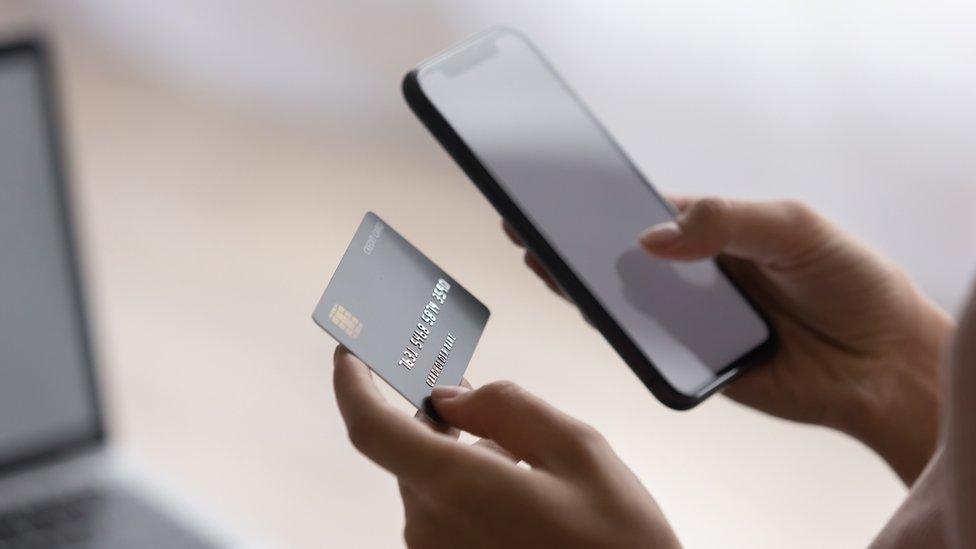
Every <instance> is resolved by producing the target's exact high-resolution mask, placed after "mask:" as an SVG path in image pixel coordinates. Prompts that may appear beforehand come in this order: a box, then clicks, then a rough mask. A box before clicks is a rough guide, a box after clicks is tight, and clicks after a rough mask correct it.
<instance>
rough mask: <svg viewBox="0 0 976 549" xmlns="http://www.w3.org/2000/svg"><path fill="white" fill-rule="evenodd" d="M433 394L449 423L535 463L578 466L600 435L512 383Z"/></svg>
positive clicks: (439, 409) (435, 402) (440, 389)
mask: <svg viewBox="0 0 976 549" xmlns="http://www.w3.org/2000/svg"><path fill="white" fill-rule="evenodd" d="M431 398H432V399H433V403H434V407H435V408H436V409H437V412H438V413H439V414H440V415H441V417H442V418H444V420H445V421H447V422H448V423H450V424H451V425H454V426H456V427H458V428H460V429H463V430H465V431H468V432H469V433H472V434H474V435H477V436H480V437H482V438H487V439H491V440H494V441H495V442H496V443H498V444H500V445H501V446H502V447H503V448H505V449H506V450H508V451H509V452H511V453H512V454H513V455H515V456H516V457H518V458H520V459H523V460H525V461H527V462H528V463H530V464H531V465H533V466H543V467H549V468H557V467H559V466H561V465H565V464H570V463H572V464H575V463H577V460H578V458H580V457H581V456H582V454H584V453H586V451H587V450H589V449H591V448H592V447H593V446H591V443H592V442H595V441H596V440H597V438H598V437H597V436H596V435H595V431H593V429H591V428H589V427H587V426H586V425H585V424H583V423H582V422H580V421H578V420H576V419H574V418H572V417H570V416H568V415H566V414H564V413H563V412H560V411H559V410H557V409H556V408H554V407H552V406H550V405H549V404H547V403H546V402H545V401H543V400H542V399H540V398H538V397H536V396H534V395H532V394H530V393H529V392H528V391H525V390H524V389H522V388H521V387H519V386H518V385H515V384H514V383H511V382H504V381H503V382H495V383H491V384H489V385H485V386H484V387H481V388H480V389H476V390H474V391H466V390H464V389H460V388H448V387H445V388H435V389H434V392H433V393H432V394H431Z"/></svg>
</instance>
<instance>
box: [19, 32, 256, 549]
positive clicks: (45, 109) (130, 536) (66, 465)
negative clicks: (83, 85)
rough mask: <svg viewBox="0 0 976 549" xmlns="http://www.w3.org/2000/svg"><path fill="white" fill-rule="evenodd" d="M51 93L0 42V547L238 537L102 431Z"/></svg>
mask: <svg viewBox="0 0 976 549" xmlns="http://www.w3.org/2000/svg"><path fill="white" fill-rule="evenodd" d="M54 99H55V98H54V96H53V95H52V85H51V72H50V67H49V61H48V56H47V55H46V54H45V49H44V47H43V45H42V44H41V43H40V42H39V41H21V42H17V43H12V44H6V45H3V44H0V549H5V548H14V547H16V548H20V547H28V548H34V547H38V548H40V547H44V548H54V547H78V548H82V547H85V548H88V547H90V548H95V547H97V548H100V549H115V548H140V547H148V548H159V549H168V548H185V549H198V548H210V547H227V546H240V545H242V544H241V542H240V541H239V540H235V539H233V538H231V537H230V536H228V535H227V533H226V532H224V531H221V530H220V529H218V528H215V527H214V525H213V523H212V521H205V520H202V519H200V518H199V517H200V515H199V514H198V513H190V512H188V510H187V509H188V506H187V505H186V504H185V503H184V502H180V501H179V496H178V495H174V494H168V495H166V489H165V487H161V486H157V487H155V488H151V487H149V483H150V482H151V480H150V479H151V478H152V477H150V476H149V475H146V474H145V473H140V472H138V470H137V468H136V467H134V466H133V464H132V463H130V462H126V461H125V460H124V459H121V458H119V457H118V454H117V453H116V452H112V451H110V448H109V445H108V444H107V438H106V433H105V425H104V422H103V417H102V413H101V408H100V406H99V397H98V391H97V383H96V373H97V372H96V368H95V366H96V365H95V361H94V356H93V353H92V348H91V344H90V340H89V334H88V330H87V324H86V318H85V309H84V299H83V297H84V292H83V287H82V284H81V281H80V279H79V268H78V264H77V258H76V255H75V253H76V252H75V247H74V243H73V238H72V231H71V218H70V213H71V212H70V208H69V206H70V204H69V202H70V200H69V198H70V197H69V196H68V193H67V189H66V187H65V181H64V170H63V167H62V165H61V163H60V158H59V151H58V139H57V138H58V136H57V126H56V116H55V114H56V113H55V103H54Z"/></svg>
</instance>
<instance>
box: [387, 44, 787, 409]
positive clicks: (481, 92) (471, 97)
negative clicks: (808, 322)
mask: <svg viewBox="0 0 976 549" xmlns="http://www.w3.org/2000/svg"><path fill="white" fill-rule="evenodd" d="M403 92H404V95H405V97H406V100H407V103H408V104H409V105H410V107H411V109H412V110H413V111H414V113H416V115H417V116H418V117H419V118H420V120H421V121H422V122H423V123H424V124H425V125H426V126H427V128H428V129H429V130H430V132H431V133H432V134H433V135H434V137H435V138H436V139H437V140H438V141H439V142H440V143H441V145H442V146H443V147H444V148H445V149H446V150H447V152H448V153H449V154H450V155H451V156H452V157H453V158H454V160H455V161H456V162H457V163H458V164H459V165H460V166H461V168H462V169H463V170H464V171H465V173H466V174H467V175H468V176H469V177H470V178H471V180H472V181H473V182H474V183H475V185H477V186H478V188H479V189H480V190H481V191H482V193H483V194H484V195H485V196H486V197H487V198H488V200H489V201H490V202H491V203H492V205H494V207H495V208H496V209H497V210H498V212H499V213H500V214H501V215H502V217H503V218H504V219H505V220H506V221H507V222H508V223H509V224H510V225H511V226H512V227H513V228H514V229H515V231H516V232H517V233H518V235H519V236H520V237H521V239H522V241H523V242H524V243H525V244H526V246H527V247H528V248H529V249H530V250H531V251H532V252H534V253H535V254H536V255H537V256H538V258H539V260H540V261H541V262H542V263H543V265H544V266H545V267H546V269H548V271H549V273H550V274H551V275H552V276H553V278H555V280H556V282H557V283H558V284H559V285H560V286H561V287H562V288H563V290H564V291H565V292H566V294H567V295H568V296H569V297H570V298H571V299H572V300H573V301H575V302H576V304H577V305H578V306H579V308H580V309H581V310H582V312H583V314H584V315H585V317H586V318H587V319H588V320H589V321H590V322H591V323H592V324H593V325H594V326H595V327H596V328H597V329H598V330H599V331H600V333H601V334H602V335H603V336H604V337H605V338H606V340H607V341H608V342H609V343H610V344H611V345H612V346H613V348H614V349H615V350H616V351H617V353H618V354H619V355H620V357H621V358H622V359H623V360H624V362H626V363H627V365H628V366H630V368H631V369H632V370H633V371H634V373H635V374H637V377H638V378H640V380H641V381H642V382H643V383H644V385H646V386H647V388H648V389H650V391H651V393H653V394H654V396H655V397H657V399H658V400H660V401H661V402H662V403H664V404H665V405H667V406H670V407H672V408H675V409H679V410H684V409H688V408H691V407H693V406H695V405H697V404H698V403H700V402H702V401H703V400H704V399H705V398H707V397H708V396H709V395H710V394H712V393H714V392H715V391H717V390H718V389H720V388H721V387H722V386H724V385H725V384H727V383H729V382H730V381H731V380H732V379H734V378H735V377H736V376H738V375H739V374H741V373H742V372H743V371H744V370H746V369H747V368H748V367H750V366H752V365H754V364H757V363H759V362H762V361H763V360H764V359H765V358H767V357H768V356H769V355H770V354H771V353H772V352H773V350H774V349H775V346H776V336H775V334H774V332H773V329H772V326H771V324H770V323H769V322H768V320H767V319H766V318H765V317H764V316H763V314H762V313H761V312H760V311H759V310H758V309H757V308H756V307H755V306H754V305H753V303H752V302H751V301H750V300H749V298H748V297H747V296H746V295H745V294H744V293H743V292H742V291H741V290H740V289H739V288H738V287H737V286H736V284H735V283H734V282H733V281H732V280H731V279H730V278H729V276H728V274H727V273H726V272H725V271H724V270H723V269H722V268H721V267H720V266H719V265H718V264H717V263H716V262H715V261H713V260H705V261H697V262H671V261H665V260H660V259H655V258H652V257H651V256H649V255H648V254H647V253H645V252H644V251H643V250H642V249H641V248H640V247H639V245H638V241H637V236H638V234H639V233H640V232H641V231H642V230H643V229H645V228H647V227H650V226H651V225H654V224H656V223H659V222H662V221H666V220H668V219H672V218H673V217H674V215H675V211H674V209H673V208H672V206H671V205H670V204H669V203H668V202H667V201H666V200H664V199H663V198H662V197H661V195H660V194H658V192H657V191H655V189H654V188H653V187H652V186H651V184H650V183H649V181H648V180H647V178H645V177H644V176H643V175H642V174H641V173H640V171H638V169H637V168H636V167H635V166H634V164H633V162H631V161H630V159H629V158H628V157H627V155H626V154H624V152H623V150H622V149H621V148H620V146H619V145H618V144H617V143H616V142H615V141H614V139H613V138H612V137H611V136H610V134H609V133H608V132H607V131H606V129H605V128H604V127H603V126H602V125H601V124H600V122H599V121H597V119H596V117H595V116H594V115H593V113H591V112H590V110H589V109H587V107H586V106H585V105H584V104H583V103H582V101H580V99H579V97H577V96H576V94H575V93H574V92H573V91H572V90H571V89H570V88H569V86H567V85H566V83H565V82H564V81H563V79H562V78H561V77H560V76H559V75H558V74H557V73H556V71H555V70H554V69H553V68H552V66H551V65H550V64H549V63H548V62H547V61H546V59H545V58H544V57H543V56H542V55H541V53H540V52H539V50H537V49H536V48H535V46H533V45H532V43H531V42H529V40H528V39H526V38H525V37H524V36H523V35H521V34H520V33H518V32H516V31H513V30H511V29H504V28H499V29H492V30H489V31H487V32H485V33H482V34H480V35H478V36H475V37H473V38H471V39H469V40H467V41H465V42H463V43H461V44H459V45H457V46H455V47H453V48H451V49H449V50H447V51H445V52H443V53H441V54H440V55H437V56H435V57H433V58H431V59H430V60H428V61H425V62H423V63H421V64H420V65H419V66H418V67H417V68H416V69H414V70H413V71H411V72H410V73H409V74H407V76H406V78H405V79H404V82H403ZM574 366H575V367H584V365H574Z"/></svg>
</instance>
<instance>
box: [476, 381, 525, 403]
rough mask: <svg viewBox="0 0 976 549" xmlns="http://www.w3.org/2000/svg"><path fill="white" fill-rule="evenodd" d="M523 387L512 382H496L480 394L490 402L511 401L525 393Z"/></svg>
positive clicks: (481, 390) (480, 390)
mask: <svg viewBox="0 0 976 549" xmlns="http://www.w3.org/2000/svg"><path fill="white" fill-rule="evenodd" d="M523 391H524V390H523V389H522V387H520V386H519V385H518V384H517V383H515V382H512V381H507V380H503V381H494V382H492V383H489V384H488V385H485V386H484V387H482V388H481V389H478V392H479V393H481V396H482V398H484V399H485V400H490V401H511V400H515V399H517V398H519V397H520V396H521V395H522V393H523Z"/></svg>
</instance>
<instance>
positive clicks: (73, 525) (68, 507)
mask: <svg viewBox="0 0 976 549" xmlns="http://www.w3.org/2000/svg"><path fill="white" fill-rule="evenodd" d="M104 500H105V494H104V493H103V492H101V491H96V490H88V491H84V492H78V493H74V494H70V495H66V496H62V497H60V498H56V499H50V500H45V501H43V502H40V503H35V504H30V505H24V506H21V507H15V508H13V509H9V510H5V511H3V512H2V514H0V549H15V548H16V549H21V548H25V549H34V548H41V547H52V548H54V547H72V546H85V545H87V542H88V541H89V540H90V539H91V537H92V521H91V518H92V516H93V515H94V514H96V513H97V512H98V509H99V507H100V506H101V505H102V503H103V502H104Z"/></svg>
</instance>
